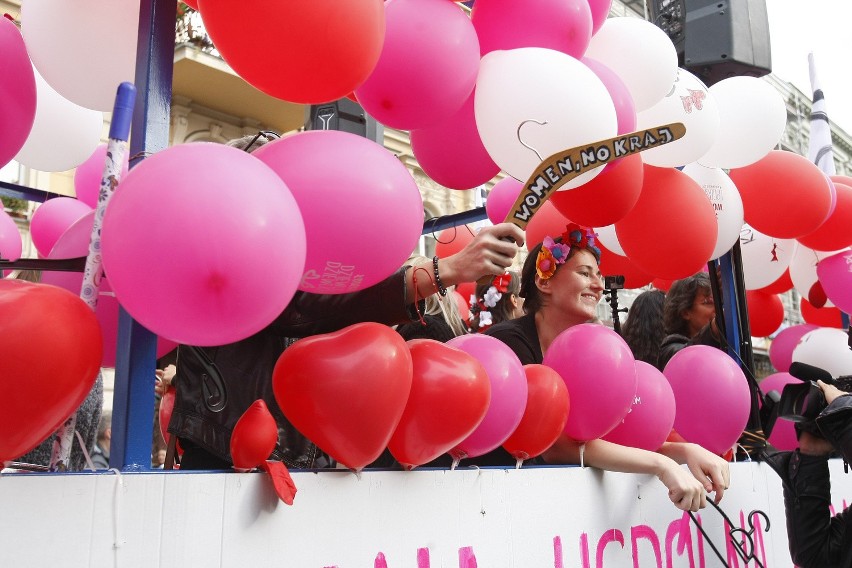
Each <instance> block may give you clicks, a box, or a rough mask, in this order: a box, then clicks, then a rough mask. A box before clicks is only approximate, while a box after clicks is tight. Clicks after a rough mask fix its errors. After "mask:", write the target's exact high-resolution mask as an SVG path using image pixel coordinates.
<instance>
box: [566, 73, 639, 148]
mask: <svg viewBox="0 0 852 568" xmlns="http://www.w3.org/2000/svg"><path fill="white" fill-rule="evenodd" d="M580 61H582V63H583V65H585V66H586V67H588V68H589V69H591V70H592V72H593V73H594V74H595V75H597V76H598V79H600V80H601V82H602V83H603V84H604V87H606V90H607V91H608V92H609V96H610V97H611V98H612V102H613V104H614V105H615V116H616V119H617V120H618V133H619V134H626V133H628V132H633V131H634V130H636V105H635V104H633V97H632V96H631V95H630V90H629V89H628V88H627V85H625V84H624V81H622V80H621V77H619V76H618V74H616V72H615V71H613V70H612V69H610V68H609V67H607V66H606V65H604V64H603V63H601V62H600V61H597V60H596V59H592V58H591V57H584V58H583V59H581V60H580Z"/></svg>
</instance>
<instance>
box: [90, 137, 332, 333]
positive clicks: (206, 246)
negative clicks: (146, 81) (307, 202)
mask: <svg viewBox="0 0 852 568" xmlns="http://www.w3.org/2000/svg"><path fill="white" fill-rule="evenodd" d="M343 236H344V237H345V236H346V234H345V232H344V233H343ZM102 239H103V262H104V271H105V273H106V274H107V276H108V277H109V279H110V283H111V284H112V287H113V290H115V295H116V297H117V298H118V301H119V302H120V303H121V305H122V306H123V307H124V308H125V309H126V310H127V312H128V313H129V314H130V315H131V316H133V318H134V319H136V320H137V321H138V322H139V323H141V324H142V325H144V326H145V327H146V328H148V329H149V330H151V331H152V332H154V333H156V334H158V335H162V336H165V337H166V338H168V339H171V340H172V341H177V342H180V343H188V344H191V345H222V344H226V343H231V342H234V341H238V340H240V339H243V338H246V337H248V336H250V335H252V334H254V333H256V332H258V331H260V330H261V329H263V328H264V327H266V326H267V325H269V324H270V323H271V322H272V321H273V320H274V319H275V318H276V317H277V316H278V315H279V314H280V313H281V312H282V311H283V310H284V308H285V307H286V306H287V304H288V303H289V302H290V299H291V298H292V297H293V294H294V293H295V292H296V288H297V286H298V284H299V278H300V276H301V274H302V268H303V266H304V260H305V231H304V224H303V222H302V218H301V215H300V214H299V208H298V205H297V204H296V200H295V199H293V196H292V195H291V194H290V191H289V189H288V188H287V186H286V185H285V184H284V183H283V182H282V181H281V179H280V178H279V177H278V176H277V175H276V174H275V172H273V171H272V170H271V169H269V168H268V167H267V166H265V165H264V164H263V163H262V162H260V161H259V160H258V159H257V158H255V157H254V156H253V155H251V154H247V153H246V152H243V151H242V150H237V149H235V148H231V147H228V146H224V145H222V144H211V143H191V144H182V145H178V146H172V147H171V148H167V149H165V150H162V151H160V152H157V153H156V154H154V155H153V156H151V157H150V158H147V159H146V160H144V161H143V162H142V163H141V164H139V165H138V166H136V167H135V168H133V169H132V170H130V173H129V174H127V177H126V178H125V179H124V180H123V181H122V182H121V184H120V185H119V186H118V188H117V189H116V191H115V194H114V195H113V196H112V198H111V200H110V203H109V206H108V207H107V211H106V215H105V216H104V221H103V230H102Z"/></svg>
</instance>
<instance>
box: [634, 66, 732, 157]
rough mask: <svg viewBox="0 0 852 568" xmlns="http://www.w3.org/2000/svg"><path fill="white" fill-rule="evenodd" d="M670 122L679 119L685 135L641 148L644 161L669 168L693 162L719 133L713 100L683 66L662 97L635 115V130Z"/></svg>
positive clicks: (704, 86)
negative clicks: (669, 141) (678, 138)
mask: <svg viewBox="0 0 852 568" xmlns="http://www.w3.org/2000/svg"><path fill="white" fill-rule="evenodd" d="M670 122H682V123H683V125H684V126H686V134H684V136H683V138H681V139H680V140H675V141H674V142H671V143H669V144H666V145H664V146H660V147H659V148H652V149H650V150H647V151H645V152H644V153H643V154H642V161H643V162H645V163H646V164H649V165H651V166H659V167H661V168H673V167H676V166H682V165H684V164H688V163H690V162H694V161H695V160H697V159H698V158H700V157H701V156H703V155H704V154H706V153H707V150H709V149H710V147H711V146H713V143H714V142H716V136H717V134H718V133H719V111H718V110H717V108H716V100H715V99H714V98H713V96H712V95H710V94H709V93H708V91H707V86H706V85H705V84H704V83H702V82H701V80H699V79H698V77H696V76H695V75H693V74H692V73H690V72H689V71H685V70H683V69H678V72H677V79H676V80H675V82H674V84H673V85H672V88H671V89H670V90H669V92H668V94H666V96H664V97H663V98H662V99H660V101H659V102H657V104H655V105H654V106H652V107H651V108H649V109H647V110H644V111H642V112H640V113H638V114H637V115H636V130H642V129H645V128H652V127H654V126H658V125H660V124H668V123H670Z"/></svg>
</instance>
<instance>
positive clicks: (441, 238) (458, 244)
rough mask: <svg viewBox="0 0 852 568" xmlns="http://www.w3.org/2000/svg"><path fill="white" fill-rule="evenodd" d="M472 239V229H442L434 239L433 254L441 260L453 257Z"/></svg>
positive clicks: (464, 227) (464, 226)
mask: <svg viewBox="0 0 852 568" xmlns="http://www.w3.org/2000/svg"><path fill="white" fill-rule="evenodd" d="M473 237H474V235H473V229H471V228H470V227H468V226H467V225H459V226H457V227H450V228H449V229H444V230H443V231H441V232H440V233H439V234H438V236H437V237H435V240H436V241H437V242H436V243H435V254H437V255H438V256H439V257H441V258H446V257H448V256H451V255H454V254H456V253H457V252H459V251H460V250H461V249H463V248H464V247H466V246H467V244H468V243H469V242H470V241H472V240H473Z"/></svg>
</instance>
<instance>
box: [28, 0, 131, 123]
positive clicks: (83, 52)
mask: <svg viewBox="0 0 852 568" xmlns="http://www.w3.org/2000/svg"><path fill="white" fill-rule="evenodd" d="M21 33H22V34H23V36H24V42H25V43H26V46H27V51H28V52H29V54H30V58H31V59H32V61H33V64H34V65H35V67H36V69H38V70H39V72H40V73H41V74H42V76H43V77H44V79H45V80H46V81H47V82H48V83H50V85H51V86H52V87H53V88H54V89H56V91H57V92H59V93H60V94H61V95H62V96H63V97H65V98H66V99H68V100H70V101H72V102H74V103H76V104H78V105H80V106H84V107H86V108H89V109H93V110H100V111H111V110H112V108H113V104H114V102H115V94H116V90H117V89H118V86H119V85H120V84H121V83H122V82H124V81H130V82H133V81H134V74H135V69H136V42H137V38H138V36H139V0H74V1H73V2H69V1H68V0H38V1H36V2H33V1H30V2H23V3H22V5H21Z"/></svg>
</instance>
